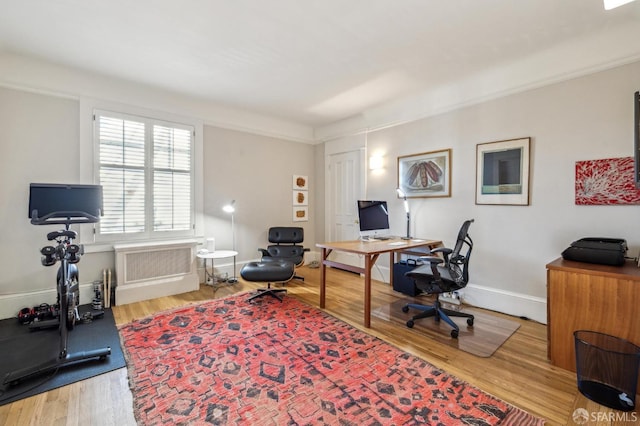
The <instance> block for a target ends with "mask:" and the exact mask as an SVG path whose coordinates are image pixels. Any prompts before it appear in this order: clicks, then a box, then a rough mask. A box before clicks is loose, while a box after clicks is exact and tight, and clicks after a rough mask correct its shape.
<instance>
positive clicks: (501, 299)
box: [461, 284, 547, 324]
mask: <svg viewBox="0 0 640 426" xmlns="http://www.w3.org/2000/svg"><path fill="white" fill-rule="evenodd" d="M461 293H462V300H463V302H464V303H467V304H469V305H472V306H477V307H479V308H484V309H489V310H492V311H497V312H502V313H504V314H508V315H513V316H517V317H525V318H529V319H532V320H534V321H538V322H540V323H542V324H546V323H547V300H546V299H545V298H542V297H534V296H529V295H526V294H522V293H514V292H511V291H506V290H500V289H497V288H490V287H484V286H480V285H476V284H469V285H467V286H466V287H465V288H464V289H463V290H461Z"/></svg>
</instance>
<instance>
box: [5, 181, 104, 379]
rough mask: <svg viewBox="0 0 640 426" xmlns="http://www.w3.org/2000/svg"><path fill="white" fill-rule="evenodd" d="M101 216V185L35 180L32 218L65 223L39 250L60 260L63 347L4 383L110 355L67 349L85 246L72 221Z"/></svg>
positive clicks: (45, 260)
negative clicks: (40, 181)
mask: <svg viewBox="0 0 640 426" xmlns="http://www.w3.org/2000/svg"><path fill="white" fill-rule="evenodd" d="M101 215H102V187H101V186H100V185H64V184H36V183H32V184H31V186H30V192H29V217H30V218H31V223H32V224H33V225H64V229H62V230H58V231H53V232H49V233H48V234H47V240H49V241H55V244H56V245H55V246H53V245H48V246H45V247H43V248H42V249H41V250H40V253H41V254H42V264H43V265H44V266H53V265H55V264H56V263H59V267H58V273H57V275H56V289H57V294H58V304H59V307H60V309H59V315H58V319H56V320H53V321H57V323H58V324H57V325H58V330H59V334H60V339H59V340H60V347H59V351H58V355H57V357H56V358H55V359H52V360H48V361H45V362H44V363H41V364H38V365H35V366H31V367H27V368H23V369H20V370H17V371H13V372H10V373H8V374H7V375H6V376H5V378H4V381H3V384H5V385H6V384H9V385H15V384H17V383H18V382H20V381H22V380H25V379H28V378H31V377H35V376H38V375H41V374H44V373H47V372H50V371H55V370H58V369H59V368H61V367H65V366H68V365H71V364H77V363H81V362H86V361H92V360H100V361H104V360H105V359H106V358H107V356H109V355H110V354H111V348H110V347H108V346H107V347H105V348H100V349H94V350H90V351H80V352H75V353H69V352H68V341H69V331H71V330H72V329H73V327H74V325H75V322H76V320H77V319H79V315H78V301H79V297H78V295H79V283H78V266H77V263H78V262H79V261H80V258H81V256H82V255H83V254H84V249H83V246H82V245H78V244H74V242H73V240H74V239H76V238H77V232H76V231H73V230H71V229H69V228H70V226H71V225H73V224H85V223H96V222H98V221H99V220H100V216H101Z"/></svg>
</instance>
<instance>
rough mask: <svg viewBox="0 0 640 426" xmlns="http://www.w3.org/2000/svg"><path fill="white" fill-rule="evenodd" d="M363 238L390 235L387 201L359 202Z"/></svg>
mask: <svg viewBox="0 0 640 426" xmlns="http://www.w3.org/2000/svg"><path fill="white" fill-rule="evenodd" d="M358 218H359V219H360V236H361V237H373V238H375V237H379V236H387V235H389V210H388V209H387V202H386V201H366V200H359V201H358Z"/></svg>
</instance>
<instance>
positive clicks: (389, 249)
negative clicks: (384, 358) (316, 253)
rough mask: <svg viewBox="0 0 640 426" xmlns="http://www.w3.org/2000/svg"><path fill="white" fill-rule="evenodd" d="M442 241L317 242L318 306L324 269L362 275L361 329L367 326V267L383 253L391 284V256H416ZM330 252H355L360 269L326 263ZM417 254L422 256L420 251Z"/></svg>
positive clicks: (322, 293) (322, 300) (323, 286)
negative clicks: (360, 261) (361, 264)
mask: <svg viewBox="0 0 640 426" xmlns="http://www.w3.org/2000/svg"><path fill="white" fill-rule="evenodd" d="M441 246H442V241H436V240H422V239H414V240H408V241H407V240H402V239H400V238H394V239H391V240H385V241H361V240H356V241H338V242H332V243H319V244H316V247H319V248H321V249H322V261H321V264H320V307H321V308H323V309H324V307H325V295H326V283H327V282H326V278H327V275H326V274H327V271H326V268H327V266H333V267H337V268H340V269H345V270H347V271H351V272H356V273H359V274H364V326H365V327H367V328H369V327H371V268H373V265H375V263H376V261H377V260H378V257H379V256H380V255H381V254H383V253H389V264H390V268H389V271H390V282H393V263H394V261H395V255H396V254H397V253H414V254H416V253H420V250H419V249H420V248H422V249H423V250H424V248H427V249H431V248H435V247H441ZM333 250H336V251H344V252H348V253H355V254H358V255H361V256H363V257H364V267H359V266H353V265H347V264H344V263H339V262H336V261H333V260H328V259H327V257H328V256H329V255H330V254H331V252H332V251H333ZM421 254H423V255H424V254H425V253H424V252H422V253H421Z"/></svg>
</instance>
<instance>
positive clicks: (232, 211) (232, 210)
mask: <svg viewBox="0 0 640 426" xmlns="http://www.w3.org/2000/svg"><path fill="white" fill-rule="evenodd" d="M235 204H236V200H233V201H231V204H227V205H226V206H224V207H223V208H222V210H224V211H225V212H227V213H230V214H231V246H232V250H233V251H236V228H235V223H234V216H235V211H236V208H235ZM227 282H228V283H232V284H233V283H237V282H238V278H236V256H233V277H231V278H229V279H228V280H227Z"/></svg>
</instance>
